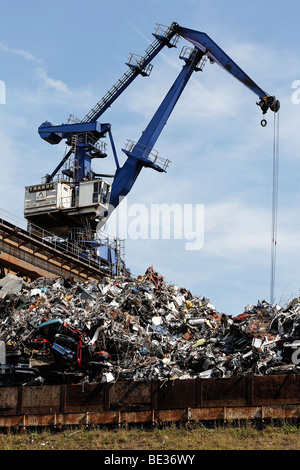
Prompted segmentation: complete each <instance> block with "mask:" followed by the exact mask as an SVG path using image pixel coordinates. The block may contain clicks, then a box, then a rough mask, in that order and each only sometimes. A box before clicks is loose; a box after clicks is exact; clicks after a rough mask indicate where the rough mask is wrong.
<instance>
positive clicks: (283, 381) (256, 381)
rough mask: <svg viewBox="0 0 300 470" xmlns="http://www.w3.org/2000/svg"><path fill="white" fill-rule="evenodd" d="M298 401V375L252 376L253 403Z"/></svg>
mask: <svg viewBox="0 0 300 470" xmlns="http://www.w3.org/2000/svg"><path fill="white" fill-rule="evenodd" d="M299 402H300V376H299V375H292V374H291V375H288V374H287V375H267V376H261V377H260V376H257V377H254V378H253V404H254V405H255V404H261V405H263V404H266V405H268V404H274V405H278V404H285V403H286V404H294V403H299Z"/></svg>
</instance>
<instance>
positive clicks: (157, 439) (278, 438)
mask: <svg viewBox="0 0 300 470" xmlns="http://www.w3.org/2000/svg"><path fill="white" fill-rule="evenodd" d="M0 449H1V450H3V451H4V450H22V451H24V450H47V451H49V450H116V451H117V450H118V451H120V450H161V451H164V450H177V451H180V450H181V451H183V450H187V451H189V450H300V428H299V427H298V425H295V424H290V423H286V422H283V423H281V424H280V425H274V424H268V425H265V426H264V427H261V428H259V427H257V426H255V425H253V424H252V423H246V424H245V423H244V424H243V425H241V424H239V425H234V424H227V425H221V426H207V425H203V424H187V425H175V424H172V425H166V426H163V427H149V428H147V427H143V426H133V427H127V428H125V427H121V428H106V427H95V428H84V427H82V428H67V429H64V430H60V431H55V430H50V429H43V430H38V431H36V430H34V431H33V430H25V431H22V432H14V431H12V430H10V431H8V430H6V431H2V432H1V433H0Z"/></svg>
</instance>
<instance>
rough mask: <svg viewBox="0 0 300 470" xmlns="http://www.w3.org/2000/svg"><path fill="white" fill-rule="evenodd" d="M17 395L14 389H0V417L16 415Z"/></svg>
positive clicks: (16, 389)
mask: <svg viewBox="0 0 300 470" xmlns="http://www.w3.org/2000/svg"><path fill="white" fill-rule="evenodd" d="M18 394H19V391H18V388H16V387H7V388H6V387H3V388H2V387H0V416H2V415H6V414H17V405H18Z"/></svg>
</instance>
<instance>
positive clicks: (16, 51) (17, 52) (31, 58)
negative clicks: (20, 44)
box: [0, 43, 43, 63]
mask: <svg viewBox="0 0 300 470" xmlns="http://www.w3.org/2000/svg"><path fill="white" fill-rule="evenodd" d="M0 49H1V50H2V51H5V52H9V53H10V54H15V55H18V56H20V57H23V58H24V59H26V60H29V61H31V62H37V63H42V62H43V61H42V60H40V59H38V58H37V57H35V56H34V55H33V54H31V53H30V52H28V51H25V50H24V49H14V48H11V47H8V46H6V45H5V44H2V43H0Z"/></svg>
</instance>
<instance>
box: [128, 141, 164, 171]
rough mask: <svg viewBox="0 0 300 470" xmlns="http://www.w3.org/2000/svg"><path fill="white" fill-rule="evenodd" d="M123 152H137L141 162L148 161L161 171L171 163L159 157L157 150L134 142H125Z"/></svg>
mask: <svg viewBox="0 0 300 470" xmlns="http://www.w3.org/2000/svg"><path fill="white" fill-rule="evenodd" d="M125 150H126V151H127V152H129V153H132V152H133V150H137V151H138V152H140V153H141V159H142V160H144V161H150V162H151V163H153V164H154V165H157V166H159V167H160V168H161V169H162V170H163V171H165V170H166V169H167V168H168V166H169V164H170V163H171V160H168V159H164V158H161V157H159V156H158V151H157V150H155V149H153V148H151V147H147V146H146V145H142V144H140V143H137V142H134V141H133V140H129V139H127V140H126V144H125Z"/></svg>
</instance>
